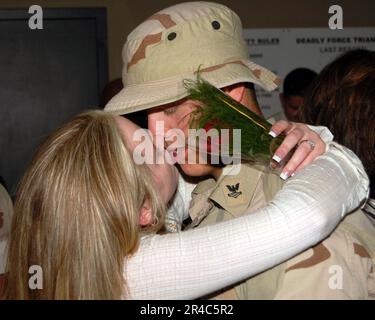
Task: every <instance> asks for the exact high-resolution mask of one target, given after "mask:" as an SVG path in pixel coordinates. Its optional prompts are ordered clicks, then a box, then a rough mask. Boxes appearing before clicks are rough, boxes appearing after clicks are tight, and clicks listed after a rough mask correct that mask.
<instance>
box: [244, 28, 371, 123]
mask: <svg viewBox="0 0 375 320" xmlns="http://www.w3.org/2000/svg"><path fill="white" fill-rule="evenodd" d="M244 37H245V40H246V42H247V45H248V47H249V52H250V59H251V60H252V61H254V62H255V63H258V64H260V65H261V66H264V67H266V68H268V69H270V70H272V71H273V72H275V73H276V74H277V75H278V76H279V77H280V78H281V79H283V78H284V77H285V76H286V75H287V74H288V73H289V72H290V71H292V70H293V69H295V68H299V67H306V68H309V69H312V70H314V71H316V72H320V71H321V70H322V68H323V67H324V66H325V65H327V64H328V63H329V62H331V61H332V60H333V59H335V58H336V57H337V56H339V55H341V54H342V53H344V52H346V51H348V50H351V49H355V48H363V49H368V50H373V51H375V28H344V29H343V30H330V29H328V28H296V29H245V30H244ZM280 90H281V88H280V89H279V90H277V91H275V92H272V93H269V92H266V91H264V90H261V89H259V88H257V96H258V99H259V103H260V105H261V107H262V110H263V113H264V115H265V116H266V117H269V116H271V115H273V114H275V113H277V112H279V111H280V110H281V107H280V102H279V92H280Z"/></svg>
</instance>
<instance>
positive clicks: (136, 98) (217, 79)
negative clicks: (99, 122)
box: [104, 60, 280, 115]
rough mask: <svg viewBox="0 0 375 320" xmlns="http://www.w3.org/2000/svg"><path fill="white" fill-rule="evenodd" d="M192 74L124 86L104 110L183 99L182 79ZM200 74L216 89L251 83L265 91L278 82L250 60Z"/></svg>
mask: <svg viewBox="0 0 375 320" xmlns="http://www.w3.org/2000/svg"><path fill="white" fill-rule="evenodd" d="M196 77H197V75H196V74H194V73H190V74H185V75H178V76H174V77H170V78H167V79H163V80H158V81H152V82H147V83H141V84H134V85H126V86H125V87H124V88H123V89H122V90H121V91H120V92H119V93H118V94H117V95H115V96H114V97H113V98H112V99H111V100H110V101H109V102H108V104H107V105H106V106H105V109H104V110H105V111H107V112H110V113H113V114H116V115H125V114H128V113H132V112H137V111H141V110H147V109H151V108H154V107H158V106H162V105H165V104H168V103H171V102H175V101H178V100H180V99H183V98H185V97H186V96H187V95H188V94H187V91H186V88H185V87H184V80H186V79H196ZM201 77H202V78H204V79H205V80H207V81H208V82H210V83H211V84H213V85H214V86H216V87H218V88H223V87H226V86H229V85H232V84H235V83H240V82H251V83H254V84H257V85H259V86H260V87H262V88H263V89H265V90H267V91H272V90H274V89H276V88H277V87H278V85H279V83H280V80H279V79H278V78H277V76H276V75H275V74H274V73H272V72H271V71H269V70H267V69H265V68H263V67H261V66H259V65H257V64H256V63H254V62H252V61H250V60H242V61H241V63H228V64H225V65H223V66H222V67H220V68H217V69H215V68H213V70H212V71H207V72H205V71H203V72H202V73H201Z"/></svg>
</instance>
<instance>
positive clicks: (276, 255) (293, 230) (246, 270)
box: [124, 143, 369, 299]
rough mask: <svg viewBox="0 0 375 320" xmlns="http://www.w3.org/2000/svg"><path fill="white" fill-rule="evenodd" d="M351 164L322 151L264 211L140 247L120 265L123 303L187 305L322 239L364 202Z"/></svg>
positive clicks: (350, 157) (361, 178) (340, 154)
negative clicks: (162, 301)
mask: <svg viewBox="0 0 375 320" xmlns="http://www.w3.org/2000/svg"><path fill="white" fill-rule="evenodd" d="M368 192H369V182H368V177H367V175H366V173H365V171H364V169H363V166H362V164H361V162H360V161H359V159H358V158H357V157H356V156H355V155H354V153H352V152H351V151H349V150H348V149H346V148H344V147H341V146H339V145H337V144H335V143H330V145H329V149H328V151H327V152H326V153H325V154H324V155H323V156H320V157H318V158H317V159H316V160H315V161H314V162H313V163H312V164H311V165H310V166H308V167H306V168H305V169H303V170H301V171H300V172H299V173H297V174H296V175H295V176H294V177H293V178H291V179H289V180H288V181H287V182H286V184H285V186H284V187H283V189H282V190H280V191H279V192H278V193H277V195H276V196H275V198H274V200H273V201H271V203H270V204H268V205H267V206H266V207H264V208H262V209H259V210H256V211H255V212H254V213H252V214H251V215H245V216H241V217H238V218H236V219H232V220H229V221H225V222H222V223H218V224H216V225H211V226H207V227H204V228H199V229H194V230H191V231H186V232H182V233H174V234H167V235H162V236H160V235H153V236H148V237H145V238H142V239H141V243H140V247H139V249H138V251H137V252H136V253H135V254H134V255H133V256H132V257H131V258H129V259H127V260H126V261H125V271H124V277H125V280H126V284H127V287H128V290H129V292H127V293H126V294H124V297H125V298H127V299H194V298H198V297H201V296H204V295H207V294H209V293H212V292H214V291H216V290H218V289H221V288H224V287H226V286H228V285H230V284H233V283H236V282H238V281H241V280H244V279H246V278H248V277H250V276H252V275H255V274H257V273H259V272H261V271H264V270H266V269H268V268H270V267H272V266H275V265H277V264H279V263H281V262H282V261H285V260H287V259H289V258H291V257H293V256H294V255H296V254H297V253H300V252H301V251H304V250H306V249H307V248H309V247H310V246H312V245H314V244H316V243H317V242H319V241H321V240H322V239H324V238H325V237H326V236H328V235H329V233H330V232H331V231H332V230H333V229H334V228H335V226H336V225H337V224H338V223H339V221H340V220H341V218H342V217H343V216H344V215H345V213H346V212H350V211H352V210H354V209H355V208H356V207H358V205H360V204H361V202H363V201H364V200H365V198H366V197H367V196H368Z"/></svg>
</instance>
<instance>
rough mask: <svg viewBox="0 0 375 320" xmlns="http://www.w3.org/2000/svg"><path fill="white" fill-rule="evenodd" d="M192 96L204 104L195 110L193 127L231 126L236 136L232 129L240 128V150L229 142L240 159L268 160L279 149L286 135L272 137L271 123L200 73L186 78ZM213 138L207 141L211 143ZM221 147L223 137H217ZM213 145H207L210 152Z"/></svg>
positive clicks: (215, 127)
mask: <svg viewBox="0 0 375 320" xmlns="http://www.w3.org/2000/svg"><path fill="white" fill-rule="evenodd" d="M185 87H186V89H187V90H188V93H189V98H190V99H192V100H195V101H199V102H201V106H200V107H198V109H197V110H196V111H195V112H194V114H193V116H192V120H191V123H190V128H193V129H204V130H205V131H208V130H210V129H217V130H219V131H220V129H229V130H230V133H231V136H233V129H240V130H241V151H240V153H239V155H238V153H237V152H236V150H233V144H230V145H229V146H226V147H227V149H229V155H231V156H234V157H235V156H236V155H237V156H240V157H241V162H251V163H261V164H269V163H270V162H271V159H272V156H273V154H274V152H275V151H276V149H277V148H278V147H279V146H280V144H281V142H282V141H283V140H284V138H285V136H284V135H279V136H277V137H276V138H273V137H272V136H271V135H270V134H269V131H270V129H271V127H272V125H271V124H270V123H269V122H268V121H267V120H265V119H263V118H262V117H260V116H259V115H257V114H255V113H254V112H252V111H251V110H249V109H248V108H246V107H245V106H244V105H242V104H241V103H239V102H237V101H235V100H234V99H233V98H231V97H230V96H229V95H227V94H225V93H224V92H223V91H221V90H220V89H218V88H216V87H215V86H213V85H212V84H210V83H209V82H207V81H205V80H203V79H202V78H201V77H199V76H198V78H197V80H196V81H194V80H185ZM210 142H211V141H209V140H208V141H207V143H208V144H209V143H210ZM218 143H219V145H220V147H222V146H221V143H222V141H221V140H220V139H219V141H218ZM210 150H211V147H210V146H209V145H207V153H210Z"/></svg>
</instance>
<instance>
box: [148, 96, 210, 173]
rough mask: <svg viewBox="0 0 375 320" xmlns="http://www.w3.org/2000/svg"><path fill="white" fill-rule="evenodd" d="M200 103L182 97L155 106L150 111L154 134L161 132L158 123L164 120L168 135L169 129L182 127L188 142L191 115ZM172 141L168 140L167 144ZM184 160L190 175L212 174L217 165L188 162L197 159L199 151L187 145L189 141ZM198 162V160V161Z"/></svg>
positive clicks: (182, 166)
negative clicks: (158, 130)
mask: <svg viewBox="0 0 375 320" xmlns="http://www.w3.org/2000/svg"><path fill="white" fill-rule="evenodd" d="M197 107H198V105H197V103H196V102H195V101H192V100H189V99H182V100H179V101H176V102H173V103H170V104H167V105H164V106H161V107H157V108H154V109H152V110H150V111H149V113H148V128H149V130H150V131H151V132H152V134H153V135H154V136H156V135H158V134H160V133H158V132H157V129H156V123H157V122H162V123H163V126H164V134H166V135H167V133H168V131H169V130H173V129H180V130H181V131H182V133H183V134H184V138H186V139H185V142H187V137H188V130H189V125H190V119H191V118H190V117H191V114H192V112H194V111H195V110H196V109H197ZM171 143H172V141H169V142H166V146H167V145H168V144H171ZM183 147H184V148H185V149H184V154H183V155H182V156H183V157H184V162H185V163H181V164H180V167H181V169H182V170H183V171H184V173H185V174H187V175H189V176H205V175H212V174H213V170H215V167H213V166H211V165H208V164H203V163H188V160H189V159H197V160H198V157H199V153H198V152H197V150H192V149H189V148H188V147H187V143H185V145H184V146H183ZM196 162H198V161H196Z"/></svg>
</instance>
